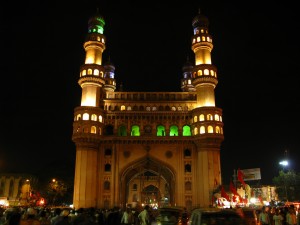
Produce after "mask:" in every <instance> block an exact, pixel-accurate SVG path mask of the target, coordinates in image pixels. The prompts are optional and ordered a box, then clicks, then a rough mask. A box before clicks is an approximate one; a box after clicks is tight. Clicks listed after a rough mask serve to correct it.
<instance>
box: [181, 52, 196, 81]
mask: <svg viewBox="0 0 300 225" xmlns="http://www.w3.org/2000/svg"><path fill="white" fill-rule="evenodd" d="M193 68H194V65H193V63H191V61H190V60H189V57H187V60H186V62H185V63H184V65H183V67H182V71H183V75H184V78H187V77H192V76H187V75H188V74H192V71H193Z"/></svg>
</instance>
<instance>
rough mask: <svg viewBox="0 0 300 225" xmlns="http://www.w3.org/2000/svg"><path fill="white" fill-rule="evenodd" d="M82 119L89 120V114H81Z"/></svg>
mask: <svg viewBox="0 0 300 225" xmlns="http://www.w3.org/2000/svg"><path fill="white" fill-rule="evenodd" d="M82 119H83V120H89V119H90V115H89V114H88V113H84V114H83V116H82Z"/></svg>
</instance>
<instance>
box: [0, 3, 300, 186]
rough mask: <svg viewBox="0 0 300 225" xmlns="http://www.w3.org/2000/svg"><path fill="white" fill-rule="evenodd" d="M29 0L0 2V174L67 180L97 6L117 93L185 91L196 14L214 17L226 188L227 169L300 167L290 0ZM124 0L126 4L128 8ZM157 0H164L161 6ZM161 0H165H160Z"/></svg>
mask: <svg viewBox="0 0 300 225" xmlns="http://www.w3.org/2000/svg"><path fill="white" fill-rule="evenodd" d="M120 2H121V3H119V2H118V3H112V1H80V2H79V3H78V2H75V1H74V2H73V1H72V2H71V1H61V2H56V1H26V2H21V3H18V4H15V3H14V2H13V1H11V2H9V3H8V5H7V6H6V7H0V24H1V29H0V49H1V55H2V57H1V70H0V76H1V88H0V94H1V95H0V96H1V97H0V104H1V105H0V125H1V129H0V172H22V173H24V172H28V173H36V174H42V173H43V171H44V170H49V169H50V170H51V169H53V170H55V169H58V168H63V169H64V170H66V171H67V172H68V174H69V175H70V176H73V175H74V164H75V145H74V143H73V142H72V140H71V136H72V122H73V110H74V108H75V107H76V106H79V105H80V100H81V88H80V86H79V85H78V83H77V81H78V78H79V68H80V66H81V65H82V64H83V63H84V57H85V52H84V49H83V42H84V38H85V35H86V33H87V22H88V19H89V17H90V16H91V15H93V14H94V13H95V12H96V10H97V8H98V9H99V12H100V13H101V14H102V15H103V17H104V20H105V22H106V25H105V27H104V34H105V36H106V38H107V41H106V44H107V45H106V47H107V48H106V50H105V51H104V54H103V61H104V62H105V61H107V60H108V58H109V57H110V60H111V62H112V63H113V64H114V65H115V67H116V70H115V78H116V81H117V85H120V84H121V83H122V84H123V90H124V91H181V89H180V79H181V78H182V66H183V65H184V63H185V62H186V59H187V57H189V58H190V59H191V61H193V62H194V54H193V52H192V50H191V37H192V34H193V33H192V20H193V18H194V17H195V16H196V15H197V13H198V10H199V8H200V10H201V13H203V14H204V15H206V16H207V17H208V19H209V21H210V26H209V32H210V34H211V35H212V37H213V44H214V49H213V51H212V63H213V64H214V65H215V66H216V67H217V69H218V79H219V84H218V85H217V87H216V90H215V91H216V106H217V107H220V108H222V109H223V122H224V135H225V141H224V142H223V144H222V146H221V166H222V179H223V183H225V184H228V183H229V180H230V179H231V177H232V174H233V171H234V169H238V168H240V169H251V168H260V169H261V177H262V180H261V183H263V184H269V183H271V181H272V178H273V177H274V176H276V175H278V171H279V170H280V169H281V168H280V167H279V161H280V160H282V159H283V157H284V151H285V150H288V157H289V159H290V160H291V161H290V169H294V170H296V171H298V172H299V163H300V160H299V153H298V152H299V150H300V129H299V127H300V122H299V113H298V111H299V109H300V107H299V105H300V100H299V97H300V94H299V84H298V83H299V74H300V70H299V69H300V68H299V58H300V57H299V52H300V45H299V43H300V42H299V40H300V39H299V31H298V30H299V29H298V28H299V21H300V20H299V13H298V7H296V2H295V3H288V1H282V2H281V3H277V4H275V3H272V4H270V5H264V6H263V5H261V4H259V2H255V1H251V4H248V5H247V3H245V2H240V3H239V4H233V3H228V2H227V1H226V2H219V1H184V4H183V3H182V4H180V3H171V4H167V3H156V1H149V2H148V3H147V1H120ZM124 2H130V3H127V4H126V3H124ZM161 2H163V1H161ZM164 2H166V1H164Z"/></svg>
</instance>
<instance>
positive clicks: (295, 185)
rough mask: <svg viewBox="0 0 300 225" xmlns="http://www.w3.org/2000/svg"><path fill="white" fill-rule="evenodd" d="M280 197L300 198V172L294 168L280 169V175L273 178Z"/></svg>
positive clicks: (295, 199)
mask: <svg viewBox="0 0 300 225" xmlns="http://www.w3.org/2000/svg"><path fill="white" fill-rule="evenodd" d="M273 184H274V185H275V186H276V193H277V194H278V198H279V199H281V200H285V201H287V200H288V201H299V200H300V174H299V173H296V172H295V171H293V170H289V171H287V172H284V171H283V170H281V171H279V175H278V176H277V177H274V178H273Z"/></svg>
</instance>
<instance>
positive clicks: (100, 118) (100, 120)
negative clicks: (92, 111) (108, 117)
mask: <svg viewBox="0 0 300 225" xmlns="http://www.w3.org/2000/svg"><path fill="white" fill-rule="evenodd" d="M102 119H103V117H102V116H101V115H100V116H99V122H100V123H102Z"/></svg>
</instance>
